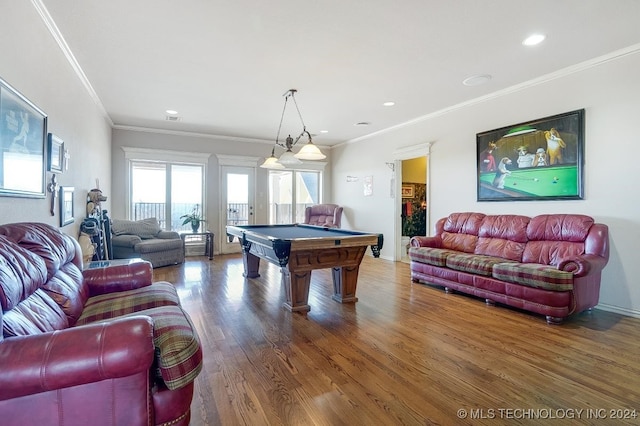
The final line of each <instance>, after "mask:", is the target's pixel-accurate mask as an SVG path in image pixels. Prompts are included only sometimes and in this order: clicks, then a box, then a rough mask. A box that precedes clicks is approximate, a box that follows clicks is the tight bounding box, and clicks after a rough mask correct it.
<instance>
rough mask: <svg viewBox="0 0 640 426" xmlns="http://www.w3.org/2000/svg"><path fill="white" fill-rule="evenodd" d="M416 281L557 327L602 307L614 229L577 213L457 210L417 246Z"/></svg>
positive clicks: (413, 257) (412, 252)
mask: <svg viewBox="0 0 640 426" xmlns="http://www.w3.org/2000/svg"><path fill="white" fill-rule="evenodd" d="M409 258H410V261H411V266H410V268H411V279H412V281H413V282H419V281H424V282H426V283H429V284H436V285H440V286H443V287H444V288H445V290H446V291H447V292H449V291H450V290H457V291H460V292H462V293H467V294H472V295H474V296H478V297H482V298H484V299H485V300H486V302H487V304H495V303H502V304H505V305H509V306H513V307H516V308H520V309H524V310H528V311H531V312H535V313H538V314H542V315H545V316H546V318H547V322H548V323H550V324H554V323H560V322H562V320H563V319H564V318H566V317H567V316H569V315H571V314H573V313H578V312H582V311H585V310H588V309H591V308H592V307H594V306H595V305H597V304H598V299H599V297H600V279H601V273H602V269H603V268H604V267H605V265H606V264H607V262H608V260H609V234H608V227H607V226H606V225H604V224H601V223H595V222H594V220H593V218H591V217H589V216H585V215H578V214H549V215H540V216H535V217H532V218H530V217H527V216H519V215H485V214H482V213H452V214H450V215H449V216H448V217H445V218H442V219H440V220H438V221H437V223H436V225H435V235H434V236H432V237H420V236H418V237H413V238H412V239H411V242H410V248H409Z"/></svg>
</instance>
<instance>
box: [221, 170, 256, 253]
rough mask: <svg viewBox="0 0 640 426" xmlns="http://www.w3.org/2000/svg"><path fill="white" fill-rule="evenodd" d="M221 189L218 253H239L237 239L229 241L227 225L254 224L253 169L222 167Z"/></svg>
mask: <svg viewBox="0 0 640 426" xmlns="http://www.w3.org/2000/svg"><path fill="white" fill-rule="evenodd" d="M221 172H222V176H221V182H220V183H221V188H222V191H221V192H222V194H221V195H222V200H221V204H220V205H221V206H222V208H223V211H221V212H220V217H221V218H222V220H221V221H220V223H221V225H222V226H221V229H220V235H221V236H222V238H221V240H222V241H221V243H220V253H237V252H240V244H239V242H238V240H237V239H235V240H233V241H229V238H227V231H226V226H227V225H253V224H254V223H255V220H254V219H255V214H254V204H255V188H254V186H255V169H254V168H252V167H238V166H223V167H222V168H221Z"/></svg>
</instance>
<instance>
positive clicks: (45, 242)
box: [0, 222, 89, 330]
mask: <svg viewBox="0 0 640 426" xmlns="http://www.w3.org/2000/svg"><path fill="white" fill-rule="evenodd" d="M0 235H3V236H4V237H5V238H6V239H7V240H8V242H10V243H8V245H7V247H11V248H12V249H13V250H14V251H15V252H16V253H22V254H21V255H22V256H28V258H29V259H31V260H30V262H33V259H38V263H40V262H42V264H43V265H44V268H45V280H44V282H41V281H40V280H39V279H32V282H31V285H33V286H37V288H38V289H40V290H41V291H43V292H44V293H46V294H47V295H48V296H49V298H50V299H51V300H52V301H53V302H55V304H56V305H58V307H59V308H60V309H61V310H62V312H64V315H65V316H66V317H67V324H64V326H63V327H62V328H65V327H66V326H68V325H73V324H75V321H76V320H77V319H78V318H79V317H80V314H81V313H82V309H83V307H84V304H85V303H86V301H87V299H88V298H89V288H88V287H87V286H86V285H85V283H84V279H83V277H82V271H81V270H80V267H81V266H82V251H81V249H80V246H79V244H78V242H77V241H76V240H74V239H73V238H71V237H70V236H68V235H66V234H64V233H62V232H60V230H59V229H57V228H55V227H53V226H51V225H48V224H45V223H31V222H24V223H13V224H7V225H2V226H0ZM18 269H19V270H18V272H20V271H23V273H24V272H25V271H27V270H25V269H24V268H22V267H20V268H18ZM27 273H28V274H30V275H31V273H30V272H27ZM28 296H29V294H26V293H25V294H23V296H22V299H21V301H22V300H26V298H27V297H28ZM45 305H46V306H48V305H47V304H46V303H45ZM38 306H39V304H36V305H33V307H34V309H36V311H37V310H38V309H39V308H38ZM46 306H45V307H44V308H43V309H45V311H47V309H48V308H47V307H46ZM24 314H25V315H27V314H26V312H25V313H24ZM46 317H47V316H46V312H45V317H44V318H46ZM44 318H43V321H44ZM52 321H54V322H56V324H57V314H56V315H55V318H53V317H52ZM60 326H61V325H60V324H57V325H54V327H55V329H59V327H60ZM39 329H40V330H44V329H46V327H45V328H43V327H39Z"/></svg>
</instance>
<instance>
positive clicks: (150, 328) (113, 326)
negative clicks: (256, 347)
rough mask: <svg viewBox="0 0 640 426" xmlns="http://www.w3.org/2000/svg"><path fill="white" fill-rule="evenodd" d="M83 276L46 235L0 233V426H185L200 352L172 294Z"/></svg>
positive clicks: (104, 272) (14, 229) (157, 286)
mask: <svg viewBox="0 0 640 426" xmlns="http://www.w3.org/2000/svg"><path fill="white" fill-rule="evenodd" d="M82 266H83V265H82V253H81V250H80V246H79V244H78V243H77V241H76V240H74V239H73V238H71V237H69V236H67V235H65V234H63V233H61V232H59V231H58V230H57V229H56V228H54V227H52V226H49V225H46V224H41V223H18V224H9V225H2V226H0V304H1V305H2V314H1V316H0V323H1V324H2V335H1V336H0V424H2V425H5V426H6V425H21V426H23V425H39V426H40V425H83V426H86V425H91V426H98V425H127V426H129V425H153V424H163V425H187V424H189V419H190V406H191V400H192V397H193V380H194V379H195V377H196V376H197V375H198V373H199V372H200V369H201V368H202V349H201V345H200V342H199V340H198V335H197V333H196V331H195V329H194V327H193V324H192V322H191V320H190V318H189V316H188V315H187V313H186V312H185V311H183V310H182V308H181V306H180V300H179V298H178V294H177V292H176V290H175V288H174V286H173V285H171V284H170V283H168V282H155V283H152V268H151V264H150V263H149V262H146V261H140V262H134V263H131V264H128V265H117V266H111V267H105V268H97V269H87V270H85V271H83V270H82Z"/></svg>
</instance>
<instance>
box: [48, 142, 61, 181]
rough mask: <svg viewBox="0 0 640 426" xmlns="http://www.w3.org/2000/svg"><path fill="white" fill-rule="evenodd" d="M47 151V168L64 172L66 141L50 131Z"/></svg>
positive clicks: (56, 171)
mask: <svg viewBox="0 0 640 426" xmlns="http://www.w3.org/2000/svg"><path fill="white" fill-rule="evenodd" d="M47 153H48V154H49V155H48V156H49V160H48V161H47V164H48V167H47V169H48V170H49V171H50V172H54V173H62V172H63V171H64V167H63V165H64V141H63V140H62V139H60V138H59V137H57V136H56V135H54V134H53V133H49V138H48V143H47Z"/></svg>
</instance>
